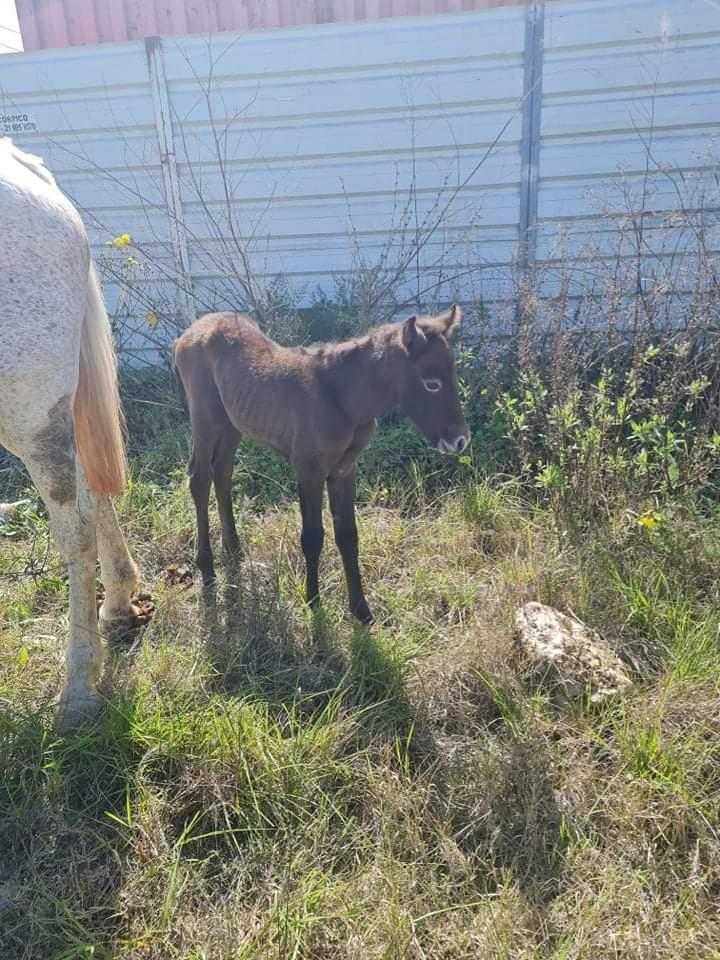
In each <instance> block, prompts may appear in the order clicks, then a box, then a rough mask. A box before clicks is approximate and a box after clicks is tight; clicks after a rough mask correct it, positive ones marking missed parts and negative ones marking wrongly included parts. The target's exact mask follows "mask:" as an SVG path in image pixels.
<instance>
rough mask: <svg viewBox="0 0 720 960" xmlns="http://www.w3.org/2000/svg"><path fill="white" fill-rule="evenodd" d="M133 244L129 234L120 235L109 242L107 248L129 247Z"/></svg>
mask: <svg viewBox="0 0 720 960" xmlns="http://www.w3.org/2000/svg"><path fill="white" fill-rule="evenodd" d="M132 242H133V240H132V237H131V236H130V234H129V233H119V234H118V235H117V236H116V237H113V238H112V240H108V241H107V246H109V247H127V246H129V245H130V244H131V243H132Z"/></svg>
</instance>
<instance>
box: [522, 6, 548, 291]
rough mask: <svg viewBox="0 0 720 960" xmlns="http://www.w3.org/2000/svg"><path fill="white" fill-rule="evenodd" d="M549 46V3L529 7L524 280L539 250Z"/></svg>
mask: <svg viewBox="0 0 720 960" xmlns="http://www.w3.org/2000/svg"><path fill="white" fill-rule="evenodd" d="M544 45H545V2H544V0H536V2H533V3H529V4H528V5H527V7H526V11H525V69H524V78H523V113H522V139H521V141H520V155H521V161H522V168H521V174H520V250H519V266H520V274H521V276H528V275H529V273H530V272H531V270H532V268H533V265H534V263H535V255H536V250H537V211H538V186H539V179H540V135H541V128H542V123H541V121H542V94H543V91H542V79H543V55H544Z"/></svg>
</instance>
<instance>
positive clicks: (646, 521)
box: [638, 513, 660, 530]
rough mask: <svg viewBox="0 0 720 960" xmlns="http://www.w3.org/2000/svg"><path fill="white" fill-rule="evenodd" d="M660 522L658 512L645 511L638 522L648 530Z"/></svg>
mask: <svg viewBox="0 0 720 960" xmlns="http://www.w3.org/2000/svg"><path fill="white" fill-rule="evenodd" d="M659 522H660V517H659V516H658V514H657V513H644V514H643V515H642V516H641V517H638V523H639V524H640V526H641V527H644V528H645V529H646V530H652V529H653V527H656V526H657V525H658V523H659Z"/></svg>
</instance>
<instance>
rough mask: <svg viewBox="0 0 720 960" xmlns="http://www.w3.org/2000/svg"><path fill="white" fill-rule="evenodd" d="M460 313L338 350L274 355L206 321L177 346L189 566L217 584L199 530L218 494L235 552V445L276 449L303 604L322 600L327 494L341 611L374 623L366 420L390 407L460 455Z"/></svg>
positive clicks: (379, 331) (463, 438)
mask: <svg viewBox="0 0 720 960" xmlns="http://www.w3.org/2000/svg"><path fill="white" fill-rule="evenodd" d="M461 317H462V313H461V310H460V307H458V306H453V307H451V309H450V310H448V311H447V312H446V313H443V314H440V315H439V316H432V317H410V319H409V320H406V321H405V322H404V323H402V324H387V325H385V326H382V327H378V328H376V329H375V330H372V331H371V332H370V333H369V334H367V335H366V336H362V337H356V338H355V339H353V340H347V341H345V342H343V343H336V344H323V345H320V346H315V347H310V348H305V347H292V348H291V347H283V346H280V345H279V344H277V343H274V342H273V341H272V340H270V339H269V338H268V337H266V336H265V334H264V333H262V331H261V330H260V329H259V327H258V326H257V324H256V323H255V322H254V321H253V320H251V319H250V318H249V317H246V316H243V315H241V314H236V313H213V314H208V315H207V316H204V317H201V318H200V319H199V320H197V321H196V322H195V323H194V324H193V325H192V326H191V327H190V328H189V329H188V330H186V331H185V333H183V335H182V336H181V337H179V338H178V340H177V341H176V344H175V365H176V369H177V371H178V374H179V376H180V379H181V381H182V384H183V387H184V389H185V395H186V397H187V401H188V407H189V410H190V418H191V421H192V457H191V459H190V467H189V472H190V491H191V493H192V496H193V500H194V501H195V509H196V512H197V528H198V539H197V564H198V567H199V568H200V571H201V573H202V578H203V583H206V584H207V583H209V582H211V581H212V580H213V578H214V568H213V558H212V550H211V548H210V536H209V527H208V498H209V494H210V482H211V480H212V482H214V484H215V495H216V497H217V503H218V510H219V513H220V521H221V526H222V544H223V549H224V550H225V551H226V552H227V553H229V554H234V553H237V552H238V548H239V542H238V535H237V531H236V529H235V519H234V517H233V509H232V471H233V461H234V457H235V450H236V449H237V446H238V443H239V441H240V436H241V434H246V435H247V436H250V437H253V438H254V439H256V440H259V441H261V442H262V443H265V444H267V445H268V446H270V447H273V448H274V449H275V450H277V451H278V453H280V454H281V455H282V456H283V457H285V458H286V459H287V460H289V461H290V463H291V464H292V465H293V466H294V468H295V470H296V473H297V479H298V486H299V494H300V509H301V512H302V537H301V543H302V549H303V553H304V555H305V563H306V573H307V581H306V595H307V601H308V603H310V604H311V605H315V604H316V603H317V602H318V599H319V593H318V564H319V560H320V552H321V550H322V545H323V537H324V534H323V526H322V501H323V490H324V486H325V484H326V483H327V487H328V494H329V498H330V508H331V510H332V515H333V522H334V527H335V542H336V543H337V545H338V548H339V550H340V554H341V556H342V560H343V566H344V568H345V577H346V580H347V588H348V595H349V600H350V609H351V611H352V613H353V614H354V615H355V616H356V617H357V618H358V619H359V620H361V621H362V622H363V623H370V622H371V621H372V614H371V613H370V608H369V607H368V604H367V601H366V600H365V595H364V593H363V586H362V579H361V577H360V569H359V567H358V534H357V526H356V524H355V464H356V461H357V458H358V456H359V454H360V452H361V451H362V450H363V448H364V447H365V446H366V445H367V443H368V441H369V440H370V437H371V436H372V433H373V430H374V428H375V418H376V417H379V416H381V415H382V414H385V413H388V412H389V411H390V410H392V409H393V408H398V409H399V410H400V411H401V413H403V414H404V415H406V416H408V417H409V418H410V419H411V420H412V421H413V423H415V425H416V426H417V427H418V429H419V430H420V431H421V432H422V433H423V434H424V435H425V436H426V438H427V439H428V441H429V442H430V443H431V444H432V445H433V446H435V447H436V448H437V449H438V450H440V451H441V452H442V453H461V452H462V451H463V450H464V449H465V447H466V446H467V443H468V439H469V434H468V428H467V425H466V423H465V419H464V417H463V414H462V410H461V409H460V402H459V398H458V389H457V377H456V374H455V362H454V358H453V354H452V350H451V348H450V346H449V344H448V338H449V336H450V334H451V333H452V330H453V329H454V328H455V327H456V326H457V325H458V323H459V322H460V320H461Z"/></svg>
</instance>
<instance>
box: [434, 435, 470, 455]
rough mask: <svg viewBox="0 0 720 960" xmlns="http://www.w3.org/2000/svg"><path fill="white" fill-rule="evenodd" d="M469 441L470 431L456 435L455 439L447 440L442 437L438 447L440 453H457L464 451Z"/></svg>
mask: <svg viewBox="0 0 720 960" xmlns="http://www.w3.org/2000/svg"><path fill="white" fill-rule="evenodd" d="M469 442H470V434H469V433H461V434H460V435H459V436H457V437H455V439H454V440H446V439H445V438H444V437H441V438H440V440H439V441H438V444H437V449H438V450H439V451H440V453H447V454H451V455H452V454H455V455H457V454H459V453H462V452H463V450H464V449H465V447H466V446H467V445H468V443H469Z"/></svg>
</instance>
